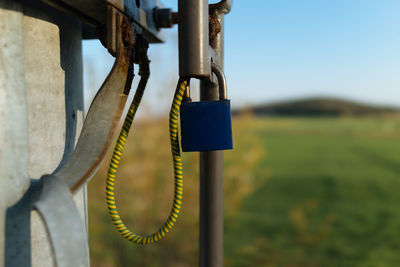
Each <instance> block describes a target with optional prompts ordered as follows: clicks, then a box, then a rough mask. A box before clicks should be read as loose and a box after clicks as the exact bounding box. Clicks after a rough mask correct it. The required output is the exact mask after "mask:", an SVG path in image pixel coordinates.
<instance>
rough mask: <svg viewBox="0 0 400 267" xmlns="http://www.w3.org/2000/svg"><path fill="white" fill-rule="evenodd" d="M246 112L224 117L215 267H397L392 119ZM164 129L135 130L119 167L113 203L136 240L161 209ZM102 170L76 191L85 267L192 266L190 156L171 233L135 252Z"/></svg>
mask: <svg viewBox="0 0 400 267" xmlns="http://www.w3.org/2000/svg"><path fill="white" fill-rule="evenodd" d="M350 113H351V112H350ZM378 113H379V112H378ZM252 114H253V112H252V110H249V111H247V112H241V113H240V114H239V115H236V116H235V117H234V119H233V128H234V142H235V149H234V150H233V151H227V152H225V176H224V182H225V192H224V194H225V195H224V201H225V203H224V212H225V230H224V231H225V239H224V248H225V266H398V265H399V262H400V253H399V252H400V238H399V237H400V212H399V208H398V207H399V205H398V203H400V193H399V188H400V179H399V178H400V177H399V173H400V158H399V156H398V155H399V152H398V151H400V116H399V115H393V114H390V115H387V114H386V115H385V114H379V115H371V114H369V115H367V116H353V115H348V114H347V115H339V116H337V115H335V116H312V117H304V116H273V117H271V116H255V115H252ZM167 129H168V125H167V119H166V118H165V119H163V118H161V119H155V120H147V121H140V122H138V123H136V124H135V125H134V129H133V131H132V133H131V135H130V137H129V140H128V145H127V148H126V152H125V155H124V157H123V159H122V163H121V164H122V165H121V168H120V171H119V178H118V181H117V201H118V204H119V206H120V207H121V214H122V217H123V218H124V219H125V222H126V223H127V225H128V226H129V227H130V228H132V229H134V230H135V231H138V232H140V233H146V232H151V231H154V230H156V229H157V228H158V226H159V225H160V224H161V223H162V222H163V220H165V219H166V217H167V215H168V212H169V209H170V206H171V200H172V195H173V176H172V169H171V168H172V165H171V157H170V148H169V144H168V132H167ZM107 165H108V160H107V161H106V162H105V163H104V164H103V166H102V167H101V170H100V171H99V172H98V173H97V175H96V177H95V178H94V179H93V180H92V181H91V182H90V183H89V186H88V194H89V201H88V203H89V231H90V234H89V236H90V245H91V246H90V247H91V259H92V265H93V266H99V267H106V266H196V265H197V262H198V234H199V233H198V213H199V207H198V199H199V192H198V183H199V181H198V172H199V171H198V155H197V153H185V154H184V168H185V169H184V170H185V178H184V180H185V182H184V183H185V185H184V204H183V212H182V213H181V217H180V218H179V220H178V223H177V225H176V228H175V229H174V230H173V231H172V232H171V233H170V234H169V235H168V236H167V238H166V239H165V240H162V241H161V242H159V243H158V244H155V245H151V246H146V247H142V246H137V245H134V244H131V243H129V242H127V241H125V240H123V239H122V238H121V237H120V236H119V234H118V232H117V231H116V230H115V229H114V228H113V225H112V224H111V221H110V218H109V217H108V213H107V210H106V205H105V201H104V192H105V189H104V188H105V184H104V183H105V174H106V170H107Z"/></svg>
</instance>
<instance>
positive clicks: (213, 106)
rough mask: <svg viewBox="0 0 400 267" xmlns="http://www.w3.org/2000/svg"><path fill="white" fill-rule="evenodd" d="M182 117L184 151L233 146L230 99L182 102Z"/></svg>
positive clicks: (210, 149)
mask: <svg viewBox="0 0 400 267" xmlns="http://www.w3.org/2000/svg"><path fill="white" fill-rule="evenodd" d="M180 118H181V136H182V142H181V144H182V150H183V151H184V152H189V151H212V150H226V149H232V148H233V144H232V121H231V102H230V100H219V101H200V102H186V103H182V105H181V112H180Z"/></svg>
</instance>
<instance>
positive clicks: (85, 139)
mask: <svg viewBox="0 0 400 267" xmlns="http://www.w3.org/2000/svg"><path fill="white" fill-rule="evenodd" d="M111 10H112V11H110V12H109V13H108V15H109V16H108V19H109V21H110V22H109V23H107V24H108V25H115V27H113V28H109V30H108V31H109V34H107V41H106V43H107V48H108V49H109V51H110V52H111V53H112V54H115V55H116V59H115V63H114V66H113V68H112V70H111V72H110V74H109V75H108V77H107V78H106V80H105V81H104V83H103V85H102V86H101V88H100V90H99V91H98V93H97V95H96V97H95V98H94V100H93V102H92V105H91V106H90V109H89V112H88V114H87V116H86V120H85V122H84V125H83V129H82V132H81V134H80V136H79V139H78V143H77V145H76V148H75V150H74V152H73V153H72V155H71V157H70V158H69V159H68V161H67V162H66V163H65V165H64V166H63V167H61V168H60V169H59V170H58V171H56V172H55V173H53V174H52V175H54V176H56V177H58V178H59V179H60V180H63V181H65V182H66V183H67V184H68V186H69V187H70V189H71V191H72V192H76V191H77V190H78V189H79V188H80V187H81V186H82V185H83V184H85V183H86V182H87V181H88V180H89V179H90V178H91V177H92V176H93V175H94V173H95V172H96V170H97V169H98V167H99V166H100V163H101V162H102V161H103V159H104V156H105V154H106V152H107V150H108V148H109V146H110V144H111V141H112V137H113V135H114V132H115V129H116V128H117V125H118V122H119V120H120V118H121V115H122V111H123V109H124V107H125V103H126V100H127V97H128V95H127V93H128V92H129V90H128V92H127V90H126V88H130V86H131V84H130V82H131V81H130V79H128V74H129V69H130V66H131V65H132V64H133V62H132V53H133V44H134V40H133V38H134V32H133V31H134V28H133V27H132V24H131V23H130V22H129V19H128V18H127V17H126V16H125V15H123V14H122V13H120V12H119V11H118V10H116V9H115V8H113V7H111ZM110 27H111V26H110ZM112 29H115V30H112ZM127 83H129V84H127Z"/></svg>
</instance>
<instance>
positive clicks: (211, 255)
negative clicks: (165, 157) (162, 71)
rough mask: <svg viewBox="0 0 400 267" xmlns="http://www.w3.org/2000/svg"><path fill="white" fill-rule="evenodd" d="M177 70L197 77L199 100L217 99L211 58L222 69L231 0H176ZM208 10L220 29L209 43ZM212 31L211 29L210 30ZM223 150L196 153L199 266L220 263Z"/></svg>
mask: <svg viewBox="0 0 400 267" xmlns="http://www.w3.org/2000/svg"><path fill="white" fill-rule="evenodd" d="M178 4H179V19H178V20H179V74H180V76H181V77H196V78H201V79H202V80H201V82H200V100H201V101H209V100H218V99H219V89H218V84H217V82H216V81H217V79H216V78H215V77H214V76H213V75H211V60H212V62H214V63H215V64H216V65H217V66H218V67H220V68H221V69H223V61H224V15H225V14H226V13H228V12H229V11H230V8H231V5H232V0H221V1H220V2H219V3H217V4H211V5H210V6H209V5H208V0H179V2H178ZM209 13H210V15H212V16H213V18H214V19H215V18H218V20H219V23H220V25H221V32H220V33H219V34H217V35H216V36H213V40H212V44H211V46H210V36H209ZM214 34H215V33H214ZM223 161H224V153H223V151H208V152H201V153H200V259H199V260H200V264H199V265H200V266H201V267H221V266H223V232H224V224H223V222H224V221H223V219H224V217H223V216H224V215H223Z"/></svg>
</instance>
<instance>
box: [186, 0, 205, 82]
mask: <svg viewBox="0 0 400 267" xmlns="http://www.w3.org/2000/svg"><path fill="white" fill-rule="evenodd" d="M178 10H179V15H178V16H179V18H178V20H179V29H178V34H179V76H181V77H196V78H209V77H210V73H211V67H210V55H209V49H208V0H179V2H178Z"/></svg>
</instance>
